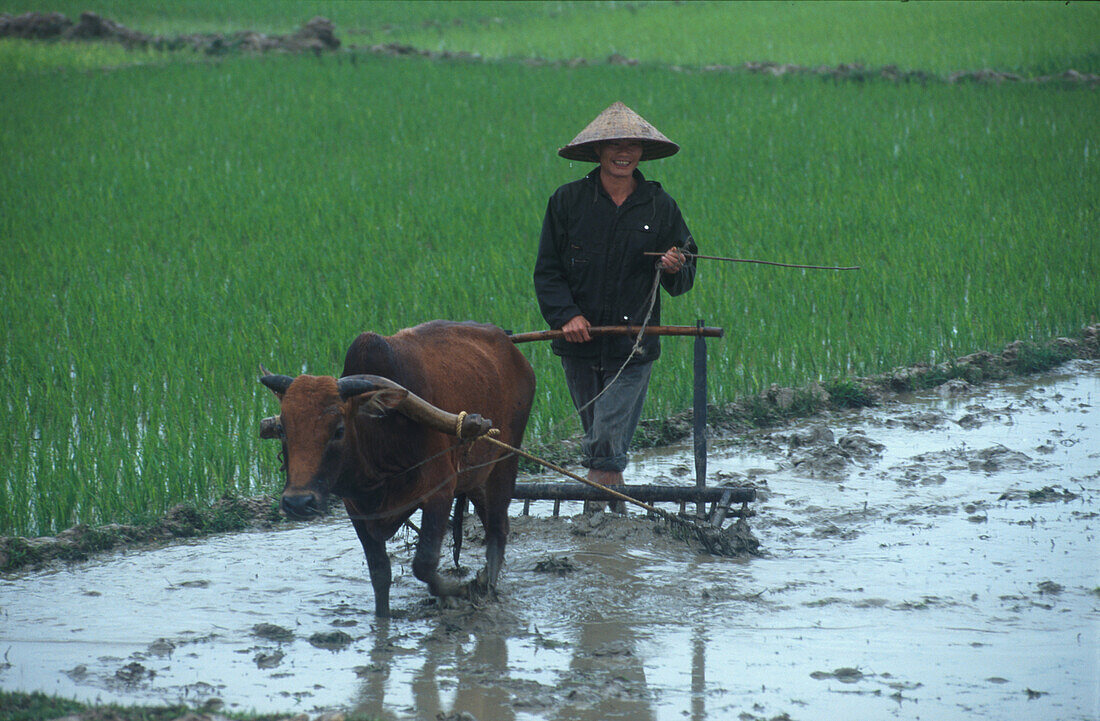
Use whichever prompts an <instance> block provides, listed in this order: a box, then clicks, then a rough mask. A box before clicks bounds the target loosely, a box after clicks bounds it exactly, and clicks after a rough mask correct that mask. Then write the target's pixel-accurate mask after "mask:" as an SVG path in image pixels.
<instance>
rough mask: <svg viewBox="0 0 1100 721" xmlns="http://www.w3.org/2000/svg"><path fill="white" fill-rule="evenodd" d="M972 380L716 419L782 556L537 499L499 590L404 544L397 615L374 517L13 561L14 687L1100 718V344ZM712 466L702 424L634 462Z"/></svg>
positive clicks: (293, 708)
mask: <svg viewBox="0 0 1100 721" xmlns="http://www.w3.org/2000/svg"><path fill="white" fill-rule="evenodd" d="M947 391H948V389H944V391H943V392H942V394H941V393H936V392H930V393H928V394H924V395H920V396H917V397H913V398H910V399H906V401H905V402H904V403H899V404H891V405H889V406H887V407H884V408H878V409H874V410H869V411H862V412H858V413H851V414H843V415H833V416H825V417H819V418H816V419H812V420H809V421H806V422H803V423H800V424H798V425H796V426H793V427H791V428H786V429H782V430H780V431H771V432H761V433H756V434H753V435H752V436H750V437H749V438H746V439H739V440H736V441H734V440H730V441H726V442H714V443H712V453H711V456H710V463H709V468H710V472H711V474H712V482H720V481H721V480H729V481H732V482H737V483H740V482H744V481H746V480H749V479H751V480H753V481H754V482H755V483H757V484H758V485H760V487H761V488H762V489H763V490H762V492H761V496H762V498H761V500H760V501H758V502H757V503H756V504H755V508H756V510H757V512H758V514H759V515H758V516H757V517H756V518H754V519H753V528H754V530H755V532H756V534H757V536H758V537H759V538H760V540H761V541H762V544H763V548H764V549H765V550H766V555H765V556H763V557H761V558H754V559H751V560H743V561H737V560H729V559H719V558H713V557H707V556H702V555H698V554H696V553H695V552H693V551H692V550H691V549H690V548H688V547H686V546H684V545H683V544H682V543H680V542H678V541H675V540H674V539H671V538H669V537H667V536H664V535H658V534H656V533H654V531H653V529H652V526H651V525H650V524H649V523H648V522H647V521H645V520H644V519H642V518H640V517H638V516H631V517H629V518H625V519H624V518H618V517H612V516H607V515H604V514H600V515H597V516H592V517H584V516H580V515H576V516H573V515H570V514H573V513H578V512H579V510H580V509H579V505H571V504H568V503H567V504H564V507H563V513H564V514H565V517H563V518H559V519H555V518H551V517H549V515H550V513H549V508H550V507H549V504H546V505H545V506H543V505H542V504H535V513H536V516H535V517H530V518H523V517H516V518H515V519H514V527H513V534H512V537H511V541H510V545H509V548H508V562H507V568H506V572H505V575H504V577H503V579H502V583H501V591H502V597H501V599H500V600H499V601H498V602H496V603H492V604H489V605H486V606H485V607H483V608H473V607H469V606H465V607H457V608H452V609H440V608H438V607H436V606H435V605H434V604H433V603H430V602H429V601H428V600H427V597H426V592H425V590H424V587H423V585H422V584H420V583H419V582H417V581H416V580H415V579H414V578H413V577H412V574H411V572H410V571H409V569H408V563H409V559H410V557H411V554H410V550H409V549H408V548H407V547H406V546H405V545H404V544H403V543H402V542H401V539H400V538H399V539H397V540H395V541H394V542H391V550H392V551H393V553H394V560H395V577H396V582H395V586H394V595H393V599H392V605H393V608H394V610H395V613H396V614H397V617H396V618H394V619H391V620H389V621H386V622H380V621H378V620H376V619H375V618H374V617H373V615H372V613H371V609H372V607H373V602H372V592H371V588H370V584H369V582H368V581H367V572H366V565H365V562H364V561H363V559H362V554H361V551H360V549H359V545H358V543H357V541H356V540H355V535H354V533H353V532H352V529H351V528H350V526H349V524H348V523H347V521H346V520H342V519H339V518H332V519H329V520H326V521H323V522H320V523H315V524H310V525H301V526H297V527H293V528H290V529H286V530H280V531H274V532H254V533H242V534H233V535H226V536H222V537H218V538H214V539H208V540H205V541H202V542H198V543H194V544H181V545H175V546H171V547H167V548H163V549H159V550H154V551H146V552H131V553H125V554H121V555H117V556H112V557H109V558H105V559H100V560H96V561H92V562H88V563H84V564H79V565H75V566H68V567H63V568H57V569H53V570H50V571H44V572H35V573H26V574H20V575H16V576H12V577H8V578H5V579H3V580H2V581H0V687H2V688H4V689H9V690H14V689H18V690H42V691H47V692H53V693H59V694H61V695H64V696H68V697H75V698H80V699H85V700H99V701H109V702H122V703H150V702H165V701H172V702H174V701H179V700H183V701H185V702H189V703H193V704H199V703H203V702H205V701H207V700H209V699H211V698H217V699H221V700H222V701H223V702H224V703H225V705H226V708H228V709H257V710H263V711H282V712H299V711H305V712H310V713H319V712H321V711H322V710H328V709H359V710H363V711H367V712H370V713H374V714H376V715H378V716H379V717H381V718H385V719H405V718H417V719H435V718H436V717H437V715H438V714H441V713H442V714H444V715H446V714H454V713H455V712H458V711H464V712H467V713H469V714H472V715H473V716H474V717H475V718H477V719H480V720H481V721H487V720H489V719H525V720H526V719H530V720H541V719H614V718H621V719H682V718H689V719H726V718H732V719H757V718H767V719H771V718H773V717H775V716H781V715H782V714H788V715H789V717H790V718H793V719H818V718H901V719H932V718H934V719H973V718H990V719H993V718H996V719H1007V718H1028V719H1095V718H1097V717H1098V716H1100V690H1098V684H1100V681H1098V679H1100V668H1098V665H1100V662H1098V656H1100V650H1098V649H1100V646H1098V640H1100V639H1098V635H1100V634H1098V627H1100V561H1098V558H1100V555H1098V553H1097V548H1098V544H1097V539H1096V536H1097V530H1098V528H1100V517H1098V515H1097V513H1098V512H1100V508H1098V501H1100V410H1098V408H1100V364H1097V363H1084V362H1075V363H1073V364H1071V365H1069V366H1067V367H1065V368H1062V369H1060V370H1059V372H1056V373H1054V374H1051V375H1047V376H1043V377H1040V378H1036V379H1031V380H1028V381H1027V382H1018V383H1012V384H1006V385H999V386H991V387H985V388H982V389H977V390H973V389H971V390H967V389H956V391H955V393H956V394H955V395H953V394H952V393H948V392H947ZM945 396H946V397H945ZM689 468H692V461H691V456H690V449H689V448H688V447H683V448H672V449H664V450H662V451H660V452H655V453H650V454H647V455H645V456H644V457H642V458H639V459H638V460H637V462H636V463H635V464H634V466H633V467H632V468H631V470H630V471H629V473H630V475H631V480H632V481H635V482H646V483H652V482H670V483H671V482H675V483H685V484H689V483H690V482H691V480H690V473H691V472H690V471H689V470H688V469H689ZM547 480H551V479H549V478H548V479H547ZM518 511H519V504H516V506H515V507H514V512H515V513H518ZM469 525H470V526H473V527H474V530H473V531H472V532H471V534H470V540H469V542H468V543H467V545H466V547H465V549H464V556H463V562H464V563H465V564H469V565H471V566H473V565H475V564H480V562H481V561H482V557H481V549H480V548H479V547H478V545H477V543H476V539H477V530H478V529H477V528H476V527H477V523H476V521H475V522H473V523H471V524H469Z"/></svg>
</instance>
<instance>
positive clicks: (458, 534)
mask: <svg viewBox="0 0 1100 721" xmlns="http://www.w3.org/2000/svg"><path fill="white" fill-rule="evenodd" d="M465 516H466V496H465V495H461V496H455V515H454V518H453V519H452V520H451V538H452V540H453V541H454V558H455V568H458V556H459V554H460V553H461V551H462V519H463V518H465Z"/></svg>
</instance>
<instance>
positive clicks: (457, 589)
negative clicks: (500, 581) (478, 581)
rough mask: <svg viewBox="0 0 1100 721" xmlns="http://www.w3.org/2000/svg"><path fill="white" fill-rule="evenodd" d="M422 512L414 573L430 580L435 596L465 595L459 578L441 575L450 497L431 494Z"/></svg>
mask: <svg viewBox="0 0 1100 721" xmlns="http://www.w3.org/2000/svg"><path fill="white" fill-rule="evenodd" d="M423 509H424V510H423V513H422V514H421V516H420V538H419V540H418V541H417V543H416V555H415V556H414V557H413V562H412V571H413V575H414V576H416V577H417V578H419V579H420V580H421V581H423V582H424V583H426V584H428V592H429V593H431V594H432V595H433V596H438V597H440V598H446V597H448V596H460V595H464V592H465V587H464V586H462V584H460V583H458V582H456V581H449V580H446V579H444V578H443V577H442V576H440V575H439V555H440V549H441V548H442V546H443V536H444V534H445V533H446V532H447V521H448V516H449V515H450V511H451V498H446V497H444V498H440V497H436V498H432V499H430V500H429V501H428V502H427V503H425V504H424V506H423Z"/></svg>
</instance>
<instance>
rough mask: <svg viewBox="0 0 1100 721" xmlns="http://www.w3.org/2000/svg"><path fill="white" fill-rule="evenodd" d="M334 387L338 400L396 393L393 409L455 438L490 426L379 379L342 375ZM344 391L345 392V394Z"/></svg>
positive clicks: (482, 431)
mask: <svg viewBox="0 0 1100 721" xmlns="http://www.w3.org/2000/svg"><path fill="white" fill-rule="evenodd" d="M337 387H338V388H339V389H340V396H341V397H342V398H347V397H349V396H351V395H355V394H357V393H367V392H370V391H376V390H391V391H400V397H397V396H396V395H395V398H396V399H397V402H396V404H395V405H394V406H393V408H394V410H396V411H397V412H399V413H401V415H403V416H405V417H407V418H409V419H410V420H413V421H416V422H417V423H421V424H423V425H425V426H427V427H428V428H431V429H432V430H436V431H439V432H441V433H446V434H448V435H452V436H458V437H459V438H476V437H478V436H482V435H484V434H486V433H488V432H489V429H490V428H492V427H493V422H492V421H491V420H488V419H486V418H482V417H481V416H480V415H478V414H477V413H468V414H466V415H464V416H459V415H457V414H455V413H448V412H447V411H445V410H443V409H442V408H438V407H436V406H434V405H432V404H431V403H429V402H428V401H426V400H424V399H423V398H421V397H420V396H418V395H416V394H415V393H413V392H412V391H409V390H408V389H406V388H404V387H403V386H402V385H401V384H399V383H395V382H393V381H391V380H390V379H389V378H383V377H382V376H374V375H357V376H345V377H344V378H341V379H340V380H339V381H337ZM345 388H347V389H349V390H348V391H345V390H344V389H345ZM358 388H362V390H356V391H352V390H351V389H358Z"/></svg>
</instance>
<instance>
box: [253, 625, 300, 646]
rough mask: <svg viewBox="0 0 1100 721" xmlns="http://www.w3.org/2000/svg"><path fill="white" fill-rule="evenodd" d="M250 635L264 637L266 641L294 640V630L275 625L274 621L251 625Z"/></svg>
mask: <svg viewBox="0 0 1100 721" xmlns="http://www.w3.org/2000/svg"><path fill="white" fill-rule="evenodd" d="M252 635H253V636H259V637H260V638H266V639H267V640H268V641H278V642H280V643H282V642H285V641H293V640H294V632H293V631H291V630H290V629H287V628H283V627H282V626H277V625H275V624H274V623H257V624H256V625H255V626H253V627H252Z"/></svg>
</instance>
